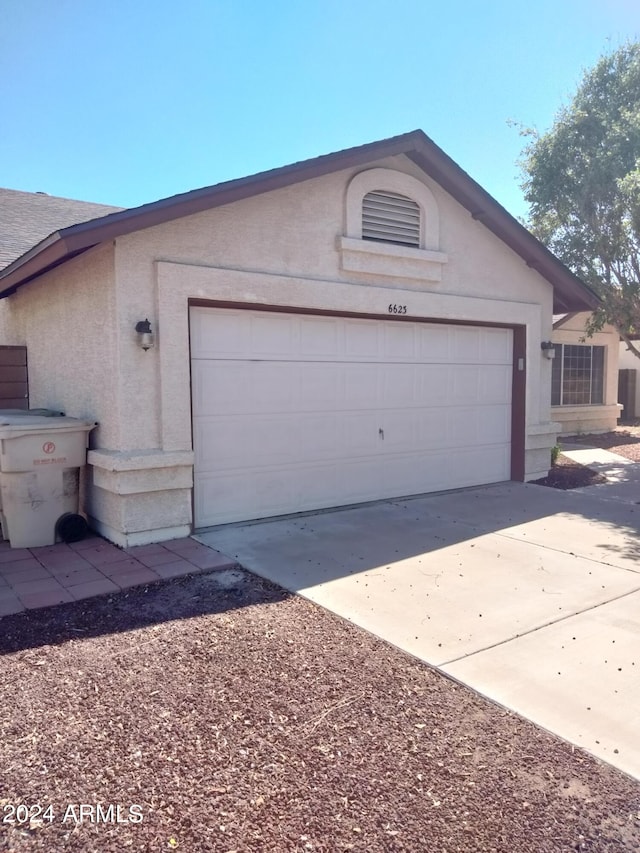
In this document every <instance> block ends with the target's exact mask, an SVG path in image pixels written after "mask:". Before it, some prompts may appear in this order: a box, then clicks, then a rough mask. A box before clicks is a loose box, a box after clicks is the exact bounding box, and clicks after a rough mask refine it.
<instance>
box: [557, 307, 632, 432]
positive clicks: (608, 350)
mask: <svg viewBox="0 0 640 853" xmlns="http://www.w3.org/2000/svg"><path fill="white" fill-rule="evenodd" d="M589 316H590V315H589V312H586V311H583V312H580V313H577V314H570V315H568V316H567V317H566V318H565V319H564V320H562V321H561V322H560V323H559V324H557V328H555V329H554V330H553V334H552V336H551V340H552V341H553V342H554V343H557V344H576V345H579V346H603V347H605V353H604V389H603V401H602V404H601V405H589V406H587V405H585V406H552V409H551V411H552V417H553V419H554V420H555V421H557V422H558V423H559V424H560V426H561V429H560V432H561V434H563V435H574V434H577V433H589V432H607V431H608V430H610V429H613V428H614V427H615V425H616V424H617V422H618V418H619V417H620V407H619V405H618V360H619V346H618V341H619V336H618V333H617V332H616V330H615V329H614V328H613V326H605V327H604V328H603V329H602V331H600V332H596V333H595V334H594V335H592V336H591V337H588V338H587V337H585V335H586V333H585V328H586V324H587V322H588V320H589ZM583 339H584V340H583Z"/></svg>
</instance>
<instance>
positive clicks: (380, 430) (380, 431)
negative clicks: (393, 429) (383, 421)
mask: <svg viewBox="0 0 640 853" xmlns="http://www.w3.org/2000/svg"><path fill="white" fill-rule="evenodd" d="M378 435H379V436H380V438H381V439H382V440H383V441H384V430H383V429H382V427H380V429H379V430H378Z"/></svg>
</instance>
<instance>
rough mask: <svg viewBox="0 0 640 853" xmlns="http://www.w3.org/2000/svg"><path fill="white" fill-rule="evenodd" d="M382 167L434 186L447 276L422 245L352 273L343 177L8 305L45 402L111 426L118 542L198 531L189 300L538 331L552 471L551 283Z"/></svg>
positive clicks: (534, 444)
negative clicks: (392, 311) (429, 269)
mask: <svg viewBox="0 0 640 853" xmlns="http://www.w3.org/2000/svg"><path fill="white" fill-rule="evenodd" d="M372 166H376V167H384V168H393V169H399V170H401V171H404V172H406V173H407V174H409V175H413V176H414V177H416V178H418V179H420V180H423V181H424V182H425V183H426V184H427V185H428V187H429V189H430V190H431V193H432V194H433V197H434V199H435V202H436V206H437V208H438V212H439V218H440V239H439V245H438V246H430V247H429V248H430V249H432V250H434V252H435V254H434V257H435V262H434V263H435V267H434V269H437V275H436V276H435V277H431V278H420V276H419V273H415V272H412V270H415V269H418V268H420V263H421V262H416V261H415V259H414V258H413V257H412V256H411V252H410V251H405V250H403V249H402V248H400V249H398V248H396V249H394V250H393V251H391V250H390V251H388V252H386V255H385V249H384V247H383V248H382V249H380V244H377V245H378V247H379V252H378V254H377V255H376V253H372V254H371V257H369V258H368V259H367V264H366V271H363V270H361V271H357V270H354V269H348V268H345V267H348V264H345V263H344V258H345V254H344V249H342V248H341V240H342V238H343V237H344V236H345V235H346V233H347V232H346V222H345V215H346V214H345V210H346V205H345V200H346V195H347V187H348V184H349V181H350V179H351V178H352V177H353V176H354V174H355V173H356V172H355V171H344V172H339V173H335V174H333V175H329V176H326V177H323V178H318V179H314V180H311V181H306V182H303V183H300V184H297V185H295V186H292V187H289V188H285V189H280V190H277V191H273V192H270V193H265V194H263V195H259V196H255V197H253V198H251V199H247V200H245V201H239V202H236V203H233V204H229V205H227V206H225V207H220V208H217V209H213V210H210V211H207V212H203V213H200V214H197V215H193V216H189V217H185V218H183V219H180V220H175V221H173V222H170V223H167V224H164V225H161V226H156V227H154V228H150V229H146V230H144V231H140V232H137V233H134V234H130V235H127V236H124V237H121V238H118V239H117V240H116V244H115V251H114V249H113V248H112V247H111V246H109V247H104V248H102V249H99V250H92V251H91V252H88V253H86V254H85V255H83V256H81V257H79V258H77V259H75V260H74V261H72V262H70V263H68V264H66V265H64V266H63V267H60V268H58V269H56V270H53V271H52V272H50V273H47V274H46V275H44V276H42V277H41V278H40V279H38V280H37V281H35V282H33V283H30V284H28V285H26V286H25V287H23V288H22V289H21V290H20V291H18V294H17V295H16V296H13V297H11V298H10V299H9V300H5V302H8V303H9V307H8V311H9V312H10V314H11V317H10V321H9V327H10V333H11V335H12V336H13V339H12V340H7V341H6V342H7V343H25V342H26V343H27V345H28V347H29V361H30V365H31V390H32V405H34V406H51V407H54V406H55V407H60V408H63V409H65V410H66V411H67V412H68V413H69V414H72V415H82V416H89V417H95V418H96V420H98V421H100V422H101V427H100V430H99V431H98V432H97V434H96V435H95V436H94V439H93V441H92V446H93V448H94V449H93V450H92V451H91V452H90V454H89V462H90V465H91V470H92V476H93V480H92V484H91V486H90V502H89V509H90V517H91V520H92V522H93V524H94V526H95V527H96V528H97V529H98V530H99V531H101V532H102V533H104V534H105V535H107V536H108V537H109V538H110V539H112V540H113V541H115V542H117V543H119V544H122V545H134V544H140V543H144V542H150V541H159V540H161V539H163V538H169V537H172V536H179V535H184V534H185V533H187V532H189V530H190V524H191V485H192V463H193V454H192V437H191V395H190V361H189V312H188V304H189V300H190V299H201V300H218V301H223V302H242V303H247V304H250V305H260V304H264V305H272V306H282V307H287V308H294V309H295V308H298V307H299V308H312V309H318V310H333V311H340V312H356V313H368V314H380V315H383V316H384V315H385V314H386V313H387V307H388V305H389V303H393V302H395V303H398V302H401V303H402V304H406V306H407V316H408V317H411V316H413V317H417V318H425V319H427V318H428V319H444V320H451V321H464V320H468V321H473V322H480V323H487V324H491V323H503V324H507V325H524V326H525V327H526V332H527V355H526V370H527V396H526V420H527V436H526V455H525V466H526V478H527V479H534V478H536V477H538V476H542V475H543V474H544V473H546V470H547V469H548V459H549V448H550V446H551V445H553V444H554V442H555V437H556V424H554V423H552V422H551V421H550V395H549V387H550V370H551V366H550V363H549V362H548V361H547V360H546V359H544V358H542V356H541V351H540V341H541V340H546V339H548V338H549V337H550V336H551V311H552V288H551V285H550V284H549V283H548V282H547V281H546V280H545V279H543V278H542V277H541V276H540V275H539V274H538V273H536V272H535V271H534V270H533V269H531V268H529V267H527V266H526V264H525V263H524V261H523V260H522V259H521V258H520V257H518V256H517V255H516V254H515V253H513V252H512V251H511V250H510V249H509V248H508V247H506V246H505V245H504V244H503V243H502V242H501V241H500V240H499V239H498V238H497V237H495V236H494V235H493V234H492V233H491V232H489V231H488V230H487V229H486V228H484V226H482V224H481V223H480V222H478V221H475V220H474V219H473V218H472V216H471V215H470V213H469V212H468V211H466V210H464V209H463V208H461V207H460V206H459V205H458V204H457V203H456V202H455V201H453V200H452V199H451V198H450V197H449V196H448V195H447V194H446V193H445V192H444V191H443V190H441V188H440V187H439V186H438V185H437V184H435V183H434V182H432V181H430V180H428V179H426V178H425V177H424V176H423V175H422V173H421V172H420V170H419V169H418V168H417V167H416V166H415V165H414V164H413V163H411V162H410V161H409V160H407V159H406V158H404V157H397V158H391V159H389V160H386V161H383V162H378V163H375V164H372ZM380 252H382V254H380ZM416 263H417V267H416ZM430 263H431V261H429V264H430ZM423 266H424V264H423ZM394 270H395V272H396V273H397V274H393V271H394ZM387 316H388V315H387ZM147 317H148V318H149V320H150V321H151V323H152V327H153V329H154V332H155V334H156V346H155V347H154V348H153V349H151V350H149V351H148V352H143V351H142V349H141V348H140V347H139V345H138V341H137V337H136V334H135V332H134V327H135V324H136V322H137V321H138V320H141V319H145V318H147ZM1 322H2V318H1V317H0V323H1ZM0 328H1V325H0Z"/></svg>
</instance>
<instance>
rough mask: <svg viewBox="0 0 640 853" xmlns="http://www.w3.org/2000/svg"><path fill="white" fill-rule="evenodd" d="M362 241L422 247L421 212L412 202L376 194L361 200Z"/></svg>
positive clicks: (401, 197) (400, 197) (398, 196)
mask: <svg viewBox="0 0 640 853" xmlns="http://www.w3.org/2000/svg"><path fill="white" fill-rule="evenodd" d="M362 239H363V240H379V241H382V242H384V243H399V244H400V245H402V246H416V247H418V248H419V247H420V208H419V206H418V205H417V204H416V202H415V201H413V199H410V198H407V197H406V196H404V195H398V194H396V193H389V192H383V191H382V190H374V191H373V192H370V193H367V194H366V196H365V197H364V199H363V200H362Z"/></svg>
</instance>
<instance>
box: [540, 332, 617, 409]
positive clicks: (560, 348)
mask: <svg viewBox="0 0 640 853" xmlns="http://www.w3.org/2000/svg"><path fill="white" fill-rule="evenodd" d="M565 347H574V348H576V347H577V348H580V349H582V350H587V349H588V350H589V351H590V359H589V371H590V372H589V402H586V403H575V402H565V401H564V397H565V367H566V365H565ZM594 350H601V351H602V377H601V385H600V388H599V390H600V395H599V396H600V400H599V401H597V402H594V400H593V395H594ZM606 350H607V347H606V346H604V345H602V344H575V343H571V342H562V343H560V342H558V343H554V352H555V357H554V361H553V367H555V365H556V364H559V370H560V388H559V393H560V402H558V403H554V402H553V393H554V388H553V374H554V372H555V371H554V370H553V367H552V373H551V406H552V407H553V408H556V409H565V408H567V407H576V406H578V407H579V406H604V405H605V377H606V357H607V352H606Z"/></svg>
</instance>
